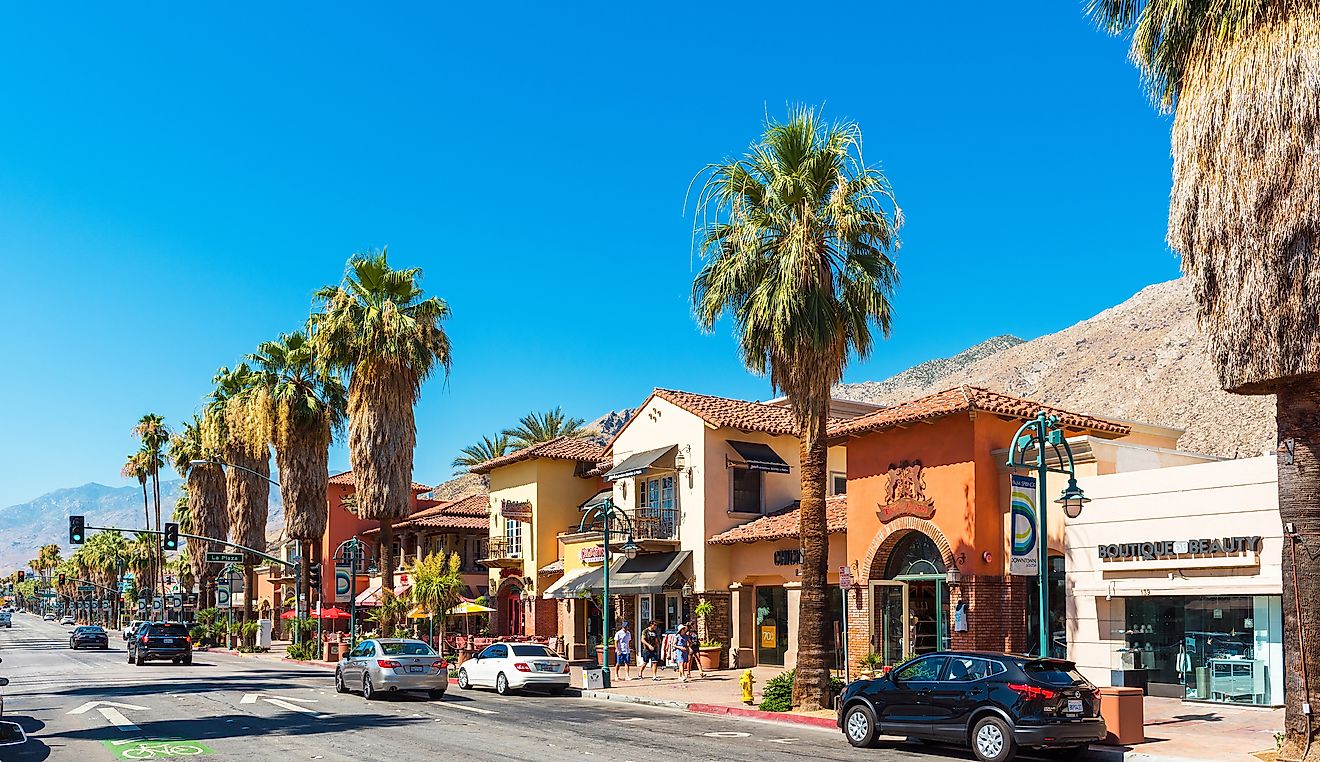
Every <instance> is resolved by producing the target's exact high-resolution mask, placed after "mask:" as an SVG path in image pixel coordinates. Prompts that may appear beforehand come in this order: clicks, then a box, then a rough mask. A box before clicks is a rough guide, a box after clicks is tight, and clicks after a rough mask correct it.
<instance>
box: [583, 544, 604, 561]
mask: <svg viewBox="0 0 1320 762" xmlns="http://www.w3.org/2000/svg"><path fill="white" fill-rule="evenodd" d="M578 560H579V561H581V562H582V563H584V564H601V563H605V546H604V545H588V546H587V547H585V548H583V549H582V550H580V551H578Z"/></svg>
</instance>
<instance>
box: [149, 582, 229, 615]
mask: <svg viewBox="0 0 1320 762" xmlns="http://www.w3.org/2000/svg"><path fill="white" fill-rule="evenodd" d="M139 603H141V601H139ZM233 605H234V604H233V597H232V596H230V594H229V585H228V584H221V585H217V586H216V588H215V607H216V608H218V609H227V608H230V607H231V606H233ZM139 608H141V606H139Z"/></svg>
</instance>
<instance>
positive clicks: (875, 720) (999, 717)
mask: <svg viewBox="0 0 1320 762" xmlns="http://www.w3.org/2000/svg"><path fill="white" fill-rule="evenodd" d="M838 725H839V727H840V728H841V729H842V730H843V735H844V737H845V738H847V739H848V743H850V744H852V745H853V746H858V747H869V746H874V745H875V743H876V736H878V735H881V734H883V735H896V736H910V737H914V738H918V739H921V740H923V741H936V742H946V743H954V744H958V745H960V746H970V747H971V749H972V752H973V753H974V754H975V755H976V758H977V759H979V760H981V762H1007V760H1011V759H1013V758H1014V757H1015V756H1016V755H1017V750H1018V747H1030V748H1033V749H1049V750H1053V751H1054V753H1055V755H1056V756H1057V757H1059V758H1063V759H1077V758H1080V757H1081V755H1082V754H1083V753H1084V752H1085V750H1086V747H1087V745H1088V744H1090V743H1092V742H1095V741H1099V740H1101V739H1103V738H1104V737H1105V721H1104V720H1103V719H1101V717H1100V697H1099V693H1098V692H1097V691H1096V688H1095V686H1094V685H1092V684H1091V683H1090V682H1089V681H1087V679H1086V678H1085V677H1082V675H1081V674H1080V673H1078V672H1077V669H1076V665H1074V664H1073V663H1072V662H1070V661H1064V660H1062V659H1035V658H1032V657H1029V656H1014V655H1012V654H1003V653H990V652H980V651H942V652H939V653H932V654H926V655H924V656H918V657H916V658H915V659H911V660H909V661H906V662H904V663H902V664H900V665H898V666H897V667H895V668H894V669H893V670H891V671H890V672H889V673H888V674H887V675H885V676H884V677H878V678H876V679H874V680H858V681H857V682H855V683H852V684H850V685H849V686H848V687H847V688H845V689H844V691H843V693H842V695H840V696H839V720H838Z"/></svg>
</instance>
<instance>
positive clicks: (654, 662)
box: [637, 619, 660, 680]
mask: <svg viewBox="0 0 1320 762" xmlns="http://www.w3.org/2000/svg"><path fill="white" fill-rule="evenodd" d="M640 664H641V667H639V668H638V670H637V677H638V679H642V678H645V677H646V668H647V666H648V665H649V666H650V667H651V679H652V680H659V679H660V625H659V623H658V622H656V621H655V620H654V619H653V620H651V622H650V623H649V624H647V625H646V629H645V630H642V660H641V662H640Z"/></svg>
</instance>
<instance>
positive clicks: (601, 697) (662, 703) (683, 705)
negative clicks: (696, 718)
mask: <svg viewBox="0 0 1320 762" xmlns="http://www.w3.org/2000/svg"><path fill="white" fill-rule="evenodd" d="M574 691H576V692H577V695H578V696H580V697H582V698H589V699H596V700H598V701H618V702H621V703H624V704H641V705H643V706H658V707H663V708H665V709H681V710H684V711H690V710H691V708H692V706H693V705H692V704H689V703H687V702H686V701H670V700H668V699H656V698H650V697H647V696H630V695H628V694H626V693H610V692H608V691H593V690H586V689H581V688H569V689H568V691H567V692H568V693H573V692H574Z"/></svg>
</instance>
